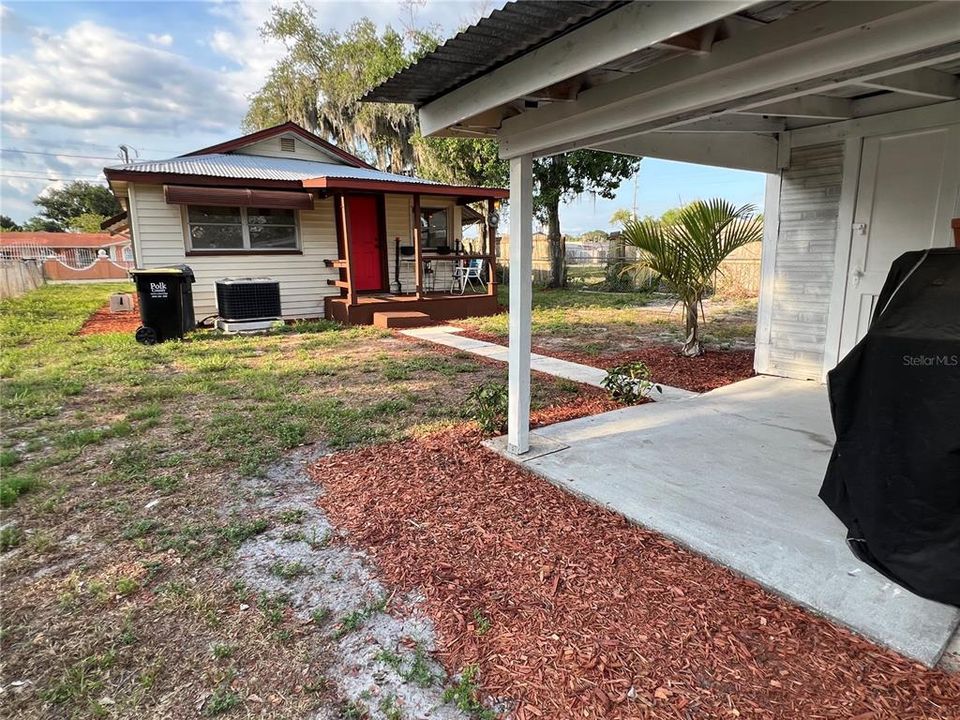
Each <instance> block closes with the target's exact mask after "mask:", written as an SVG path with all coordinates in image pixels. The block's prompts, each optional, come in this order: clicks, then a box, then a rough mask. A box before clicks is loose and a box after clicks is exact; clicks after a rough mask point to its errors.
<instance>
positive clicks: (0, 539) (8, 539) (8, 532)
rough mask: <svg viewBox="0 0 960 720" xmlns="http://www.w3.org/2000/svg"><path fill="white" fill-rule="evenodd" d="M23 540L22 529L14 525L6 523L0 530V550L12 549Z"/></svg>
mask: <svg viewBox="0 0 960 720" xmlns="http://www.w3.org/2000/svg"><path fill="white" fill-rule="evenodd" d="M21 540H23V531H22V530H21V529H20V528H18V527H17V526H16V525H7V526H6V527H5V528H3V529H2V530H0V552H6V551H7V550H12V549H13V548H15V547H17V545H19V544H20V541H21Z"/></svg>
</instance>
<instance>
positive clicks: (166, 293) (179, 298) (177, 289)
mask: <svg viewBox="0 0 960 720" xmlns="http://www.w3.org/2000/svg"><path fill="white" fill-rule="evenodd" d="M130 274H131V275H132V276H133V282H134V283H135V284H136V286H137V299H138V300H139V301H140V322H141V323H142V325H141V326H140V327H139V328H137V335H136V337H137V342H139V343H142V344H144V345H154V344H156V343H158V342H164V341H165V340H172V339H174V338H182V337H183V334H184V333H185V332H187V331H188V330H192V329H193V328H194V327H196V324H197V322H196V320H195V318H194V315H193V283H194V282H195V280H194V276H193V270H191V269H190V267H189V266H188V265H175V266H173V267H164V268H150V269H149V270H131V271H130Z"/></svg>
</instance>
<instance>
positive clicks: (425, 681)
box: [403, 646, 437, 688]
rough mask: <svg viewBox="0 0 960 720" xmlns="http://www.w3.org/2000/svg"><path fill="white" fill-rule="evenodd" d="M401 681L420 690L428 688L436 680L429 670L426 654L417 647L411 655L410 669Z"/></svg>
mask: <svg viewBox="0 0 960 720" xmlns="http://www.w3.org/2000/svg"><path fill="white" fill-rule="evenodd" d="M403 679H404V680H406V681H407V682H412V683H413V684H415V685H418V686H419V687H422V688H428V687H430V686H431V685H433V683H434V682H435V681H436V679H437V678H436V676H435V675H434V674H433V670H432V669H431V668H430V663H429V661H428V660H427V655H426V653H424V652H423V650H422V649H421V648H420V647H419V646H417V649H416V651H415V652H414V654H413V663H412V664H411V665H410V669H409V670H407V672H406V673H404V675H403Z"/></svg>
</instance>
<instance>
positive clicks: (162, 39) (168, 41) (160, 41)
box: [147, 33, 173, 47]
mask: <svg viewBox="0 0 960 720" xmlns="http://www.w3.org/2000/svg"><path fill="white" fill-rule="evenodd" d="M147 40H149V41H150V42H152V43H153V44H154V45H160V46H161V47H170V46H171V45H173V35H171V34H170V33H163V34H162V35H157V34H156V33H148V34H147Z"/></svg>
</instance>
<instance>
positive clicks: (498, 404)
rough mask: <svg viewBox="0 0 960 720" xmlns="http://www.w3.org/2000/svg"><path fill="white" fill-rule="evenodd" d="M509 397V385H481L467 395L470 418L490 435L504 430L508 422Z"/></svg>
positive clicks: (488, 383)
mask: <svg viewBox="0 0 960 720" xmlns="http://www.w3.org/2000/svg"><path fill="white" fill-rule="evenodd" d="M507 398H508V394H507V386H506V385H504V384H503V383H496V382H485V383H483V384H482V385H479V386H478V387H476V388H474V389H473V390H472V391H471V393H470V395H469V396H468V397H467V402H468V404H469V405H468V407H469V412H470V418H471V419H473V420H475V421H476V422H477V424H478V425H479V426H480V429H481V430H482V431H483V432H484V433H486V434H488V435H490V434H493V433H499V432H503V428H504V425H505V424H506V422H507Z"/></svg>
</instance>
